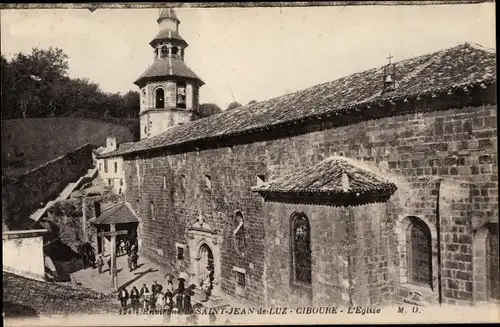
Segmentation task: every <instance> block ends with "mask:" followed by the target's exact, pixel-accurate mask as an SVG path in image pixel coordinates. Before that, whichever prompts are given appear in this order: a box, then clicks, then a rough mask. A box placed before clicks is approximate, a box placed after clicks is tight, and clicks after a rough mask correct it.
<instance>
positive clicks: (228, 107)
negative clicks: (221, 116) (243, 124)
mask: <svg viewBox="0 0 500 327" xmlns="http://www.w3.org/2000/svg"><path fill="white" fill-rule="evenodd" d="M239 107H241V103H239V102H238V101H233V102H231V103H230V104H229V106H227V109H226V110H232V109H236V108H239Z"/></svg>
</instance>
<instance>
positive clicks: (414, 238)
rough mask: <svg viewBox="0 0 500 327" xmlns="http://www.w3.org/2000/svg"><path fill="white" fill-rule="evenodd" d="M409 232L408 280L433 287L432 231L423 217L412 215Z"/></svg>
mask: <svg viewBox="0 0 500 327" xmlns="http://www.w3.org/2000/svg"><path fill="white" fill-rule="evenodd" d="M410 221H411V222H410V224H409V225H408V229H407V231H406V233H407V238H406V242H407V245H406V246H407V249H406V253H407V265H408V270H407V271H408V282H409V283H411V284H420V285H425V286H430V287H432V250H431V249H432V247H431V246H432V245H431V244H432V243H431V231H430V229H429V227H428V226H427V225H426V224H425V222H423V221H422V220H421V219H418V218H416V217H411V219H410Z"/></svg>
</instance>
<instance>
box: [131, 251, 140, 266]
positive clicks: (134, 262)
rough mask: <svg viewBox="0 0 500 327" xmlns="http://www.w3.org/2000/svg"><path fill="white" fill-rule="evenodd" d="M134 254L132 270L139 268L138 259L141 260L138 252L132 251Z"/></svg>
mask: <svg viewBox="0 0 500 327" xmlns="http://www.w3.org/2000/svg"><path fill="white" fill-rule="evenodd" d="M131 256H132V268H133V269H132V270H136V269H137V260H139V255H138V254H137V252H132V254H131Z"/></svg>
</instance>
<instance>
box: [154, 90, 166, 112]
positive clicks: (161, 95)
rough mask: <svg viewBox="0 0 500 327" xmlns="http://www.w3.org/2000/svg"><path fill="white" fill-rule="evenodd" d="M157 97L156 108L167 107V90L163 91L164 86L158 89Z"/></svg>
mask: <svg viewBox="0 0 500 327" xmlns="http://www.w3.org/2000/svg"><path fill="white" fill-rule="evenodd" d="M155 99H156V101H155V103H156V106H155V107H156V109H162V108H165V91H163V89H162V88H158V89H156V92H155Z"/></svg>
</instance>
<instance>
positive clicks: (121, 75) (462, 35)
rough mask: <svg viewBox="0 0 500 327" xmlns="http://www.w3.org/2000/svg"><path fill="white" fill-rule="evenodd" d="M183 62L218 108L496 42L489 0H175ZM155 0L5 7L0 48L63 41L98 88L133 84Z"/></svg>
mask: <svg viewBox="0 0 500 327" xmlns="http://www.w3.org/2000/svg"><path fill="white" fill-rule="evenodd" d="M175 10H176V13H177V16H178V17H179V19H180V21H181V24H180V25H179V33H180V35H181V36H182V37H183V38H184V39H185V40H186V41H187V42H188V43H189V47H188V48H187V49H186V53H185V58H184V60H185V62H186V64H187V65H188V66H189V67H190V68H191V69H192V70H193V71H194V72H195V73H196V74H197V75H198V76H200V78H201V79H202V80H203V81H204V82H205V83H206V84H205V85H204V86H202V87H201V89H200V103H209V102H210V103H216V104H217V105H219V106H220V107H221V108H222V109H225V108H227V105H228V104H229V103H230V102H232V101H238V102H240V103H242V104H246V103H248V102H249V101H251V100H256V101H262V100H266V99H270V98H274V97H277V96H281V95H284V94H286V93H290V92H294V91H298V90H301V89H304V88H307V87H310V86H313V85H316V84H320V83H323V82H327V81H331V80H335V79H337V78H339V77H342V76H346V75H350V74H353V73H356V72H360V71H364V70H367V69H371V68H374V67H380V66H382V65H384V64H386V63H387V57H388V56H389V54H390V55H391V56H392V57H393V59H392V61H393V62H397V61H400V60H404V59H407V58H411V57H415V56H419V55H423V54H427V53H431V52H434V51H438V50H441V49H445V48H449V47H453V46H456V45H458V44H461V43H464V42H475V43H479V44H481V45H483V46H486V47H490V48H493V49H495V4H494V3H483V4H460V5H426V6H415V5H413V6H364V5H357V6H330V7H286V8H281V7H267V8H178V9H175ZM158 13H159V11H158V9H157V8H146V9H98V10H96V11H94V12H90V11H89V10H88V9H30V10H27V9H12V10H2V11H1V12H0V14H1V17H0V18H1V53H2V54H3V55H4V56H6V57H7V58H10V57H11V56H12V55H13V54H14V53H18V52H25V53H29V52H31V48H32V47H38V48H42V49H48V48H49V47H50V46H53V47H58V48H61V49H63V50H64V52H65V53H66V54H68V56H69V67H70V68H69V74H70V76H71V77H78V78H82V77H87V78H89V79H90V80H91V81H93V82H97V83H98V84H99V85H100V86H101V88H102V89H103V90H104V91H107V92H121V93H125V92H127V91H129V90H135V91H138V88H137V86H135V85H134V84H133V82H134V81H135V80H136V79H137V78H138V77H139V76H140V75H141V74H142V73H143V72H144V71H145V70H146V69H147V68H148V67H149V65H151V64H152V63H153V49H152V48H151V47H150V45H149V42H150V41H151V40H152V39H153V37H154V36H155V35H156V34H157V32H158V24H157V23H156V19H157V18H158Z"/></svg>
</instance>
